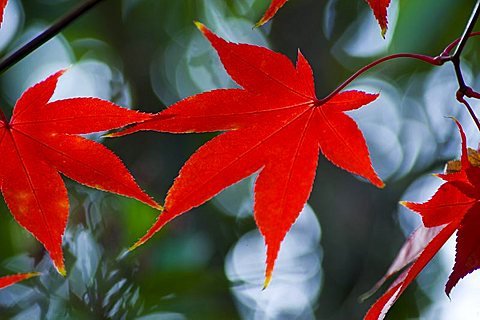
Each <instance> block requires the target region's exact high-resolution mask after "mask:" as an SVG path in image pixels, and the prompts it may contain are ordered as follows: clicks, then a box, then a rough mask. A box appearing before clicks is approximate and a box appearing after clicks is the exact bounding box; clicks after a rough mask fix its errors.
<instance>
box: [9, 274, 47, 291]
mask: <svg viewBox="0 0 480 320" xmlns="http://www.w3.org/2000/svg"><path fill="white" fill-rule="evenodd" d="M39 275H40V273H38V272H29V273H20V274H14V275H11V276H4V277H1V278H0V289H3V288H6V287H9V286H11V285H13V284H15V283H17V282H20V281H23V280H27V279H30V278H33V277H38V276H39Z"/></svg>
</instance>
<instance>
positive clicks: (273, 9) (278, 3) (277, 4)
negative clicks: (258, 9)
mask: <svg viewBox="0 0 480 320" xmlns="http://www.w3.org/2000/svg"><path fill="white" fill-rule="evenodd" d="M285 2H287V0H272V3H270V6H269V7H268V9H267V11H266V12H265V14H264V15H263V17H262V18H261V19H260V21H258V22H257V24H256V25H255V26H257V27H258V26H261V25H263V24H265V23H266V22H267V21H268V20H270V19H272V18H273V16H274V15H275V14H276V13H277V11H278V10H279V9H280V8H281V7H282V6H283V5H284V4H285Z"/></svg>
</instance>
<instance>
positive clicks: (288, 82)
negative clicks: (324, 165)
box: [116, 23, 383, 283]
mask: <svg viewBox="0 0 480 320" xmlns="http://www.w3.org/2000/svg"><path fill="white" fill-rule="evenodd" d="M197 26H198V28H199V29H200V30H201V31H202V32H203V34H204V35H205V36H206V38H207V39H208V40H209V41H210V43H211V44H212V46H213V47H214V48H215V49H216V50H217V52H218V54H219V56H220V59H221V61H222V63H223V65H224V67H225V69H226V70H227V72H228V73H229V75H230V76H231V77H232V79H233V80H235V81H236V82H237V83H238V84H239V85H240V86H241V87H243V89H219V90H214V91H210V92H205V93H202V94H199V95H196V96H192V97H189V98H186V99H184V100H182V101H180V102H178V103H176V104H174V105H172V106H171V107H169V108H168V109H166V110H165V111H163V112H160V113H159V114H158V115H156V116H154V117H153V118H152V119H151V120H148V121H146V122H145V123H143V124H138V125H136V126H134V127H132V128H131V129H130V130H129V129H127V130H126V131H123V132H121V133H118V134H116V135H117V136H118V135H123V134H127V133H132V132H135V131H139V130H156V131H162V132H173V133H182V132H209V131H226V132H224V133H222V134H220V135H219V136H217V137H216V138H214V139H213V140H211V141H210V142H208V143H206V144H205V145H204V146H202V147H201V148H200V149H199V150H197V152H196V153H195V154H194V155H193V156H192V157H191V158H190V159H189V160H188V161H187V162H186V163H185V165H184V166H183V168H182V169H181V171H180V174H179V176H178V177H177V178H176V180H175V182H174V184H173V186H172V187H171V189H170V190H169V192H168V195H167V198H166V200H165V210H164V212H163V213H162V214H160V216H159V218H158V220H157V221H156V223H155V224H154V226H153V227H152V228H151V229H150V230H149V231H148V233H147V234H146V235H145V236H144V237H143V238H141V239H140V240H139V241H138V242H137V243H136V244H135V246H134V247H137V246H139V245H141V244H142V243H144V242H145V241H147V240H148V239H149V238H150V237H151V236H152V235H153V234H154V233H155V232H157V231H158V230H159V229H160V228H161V227H162V226H163V225H165V223H167V222H168V221H170V220H171V219H173V218H175V217H176V216H178V215H180V214H182V213H184V212H186V211H188V210H190V209H191V208H193V207H196V206H199V205H201V204H202V203H204V202H205V201H207V200H209V199H210V198H212V197H213V196H215V195H216V194H217V193H219V192H220V191H221V190H223V189H224V188H226V187H228V186H229V185H231V184H233V183H235V182H237V181H239V180H241V179H243V178H245V177H247V176H250V175H252V174H253V173H255V172H259V175H258V178H257V179H256V183H255V205H254V211H255V220H256V223H257V225H258V227H259V229H260V232H261V233H262V235H263V236H264V237H265V242H266V245H267V269H266V283H268V281H269V279H270V277H271V274H272V270H273V266H274V262H275V259H276V257H277V253H278V250H279V248H280V243H281V242H282V240H283V238H284V237H285V235H286V233H287V231H288V230H289V229H290V227H291V225H292V224H293V223H294V222H295V219H296V218H297V216H298V215H299V213H300V211H301V210H302V208H303V206H304V205H305V202H306V201H307V199H308V197H309V195H310V191H311V189H312V185H313V180H314V176H315V171H316V166H317V160H318V152H319V149H320V150H321V151H322V153H323V154H324V155H325V157H326V158H328V159H329V160H330V161H331V162H333V163H334V164H336V165H337V166H339V167H341V168H343V169H345V170H347V171H350V172H352V173H354V174H357V175H360V176H362V177H364V178H366V179H368V180H370V181H371V182H372V183H373V184H375V185H376V186H378V187H382V186H383V182H382V181H381V180H380V179H379V178H378V176H377V175H376V173H375V172H374V170H373V168H372V165H371V162H370V158H369V153H368V149H367V145H366V143H365V140H364V138H363V135H362V133H361V132H360V130H359V129H358V127H357V125H356V123H355V122H354V121H353V120H352V119H351V118H350V117H349V116H347V115H346V114H345V113H344V112H345V111H349V110H355V109H358V108H360V107H362V106H363V105H366V104H368V103H370V102H372V101H373V100H375V99H376V98H377V96H378V95H376V94H367V93H364V92H361V91H346V92H342V93H340V94H338V95H335V96H334V97H333V98H332V99H331V100H329V101H324V102H323V101H320V100H318V99H317V98H316V96H315V90H314V82H313V75H312V70H311V68H310V65H309V64H308V62H307V60H306V59H305V58H304V57H303V55H302V54H301V53H299V55H298V62H297V65H296V67H295V66H294V65H293V64H292V63H291V61H290V60H289V59H288V58H287V57H285V56H284V55H282V54H279V53H275V52H273V51H270V50H268V49H266V48H262V47H257V46H253V45H248V44H236V43H231V42H227V41H225V40H223V39H222V38H219V37H218V36H216V35H215V34H213V33H212V32H211V31H210V30H208V29H207V28H206V27H205V26H204V25H202V24H200V23H198V24H197Z"/></svg>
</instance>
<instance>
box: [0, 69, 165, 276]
mask: <svg viewBox="0 0 480 320" xmlns="http://www.w3.org/2000/svg"><path fill="white" fill-rule="evenodd" d="M62 74H63V71H60V72H58V73H56V74H54V75H52V76H50V77H49V78H47V79H46V80H44V81H43V82H40V83H38V84H36V85H35V86H33V87H31V88H29V89H28V90H27V91H25V93H24V94H23V95H22V96H21V98H20V99H19V100H18V101H17V103H16V105H15V109H14V110H13V115H12V119H11V120H10V122H8V121H7V120H6V119H5V117H4V116H3V113H1V114H0V115H1V116H2V118H3V119H1V118H0V154H1V157H0V187H1V190H2V193H3V196H4V198H5V202H6V203H7V205H8V207H9V209H10V211H11V212H12V214H13V216H14V218H15V220H17V222H18V223H20V224H21V225H22V226H23V227H24V228H25V229H27V230H28V231H30V232H31V233H32V234H33V235H34V236H35V237H36V238H37V239H38V240H39V241H40V242H41V243H42V244H43V245H44V246H45V248H46V249H47V251H48V252H49V254H50V257H51V258H52V260H53V262H54V264H55V266H56V268H57V270H58V271H59V272H60V273H61V274H65V268H64V263H63V253H62V235H63V233H64V230H65V227H66V224H67V217H68V209H69V202H68V197H67V190H66V189H65V185H64V183H63V180H62V178H61V177H60V175H59V173H58V172H61V173H63V174H64V175H65V176H67V177H69V178H71V179H73V180H76V181H78V182H80V183H82V184H85V185H87V186H90V187H93V188H97V189H100V190H105V191H109V192H113V193H117V194H121V195H125V196H128V197H132V198H135V199H138V200H140V201H142V202H145V203H146V204H148V205H150V206H152V207H155V208H159V206H158V205H157V203H155V202H154V201H153V200H152V199H151V198H150V197H149V196H148V195H146V194H145V193H144V192H143V191H142V190H141V189H140V188H139V187H138V185H137V184H136V183H135V181H134V179H133V177H132V176H131V175H130V173H129V172H128V170H127V168H125V166H124V165H123V163H122V162H121V161H120V159H118V157H117V156H116V155H114V154H113V153H112V152H111V151H110V150H108V149H107V148H105V147H104V146H102V145H101V144H99V143H97V142H94V141H91V140H88V139H85V138H83V137H81V136H78V135H77V134H86V133H92V132H98V131H104V130H109V129H112V128H119V127H122V126H125V125H127V124H131V123H135V122H139V121H143V120H146V119H149V118H150V115H147V114H143V113H140V112H136V111H132V110H128V109H125V108H121V107H119V106H116V105H115V104H113V103H111V102H108V101H104V100H100V99H96V98H73V99H65V100H57V101H53V102H49V100H50V98H51V97H52V95H53V93H54V90H55V87H56V85H57V81H58V78H59V77H60V76H61V75H62Z"/></svg>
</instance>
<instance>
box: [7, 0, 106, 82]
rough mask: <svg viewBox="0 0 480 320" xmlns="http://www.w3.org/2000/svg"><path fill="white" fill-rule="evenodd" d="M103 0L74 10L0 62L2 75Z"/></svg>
mask: <svg viewBox="0 0 480 320" xmlns="http://www.w3.org/2000/svg"><path fill="white" fill-rule="evenodd" d="M102 1H103V0H88V1H85V2H84V3H83V4H81V5H80V6H79V7H78V8H76V9H74V10H72V11H71V12H70V13H68V14H67V15H65V16H64V17H62V18H60V19H59V20H58V21H57V22H55V23H54V24H53V25H52V26H51V27H50V28H48V29H47V30H45V31H44V32H42V33H41V34H39V35H38V36H37V37H36V38H34V39H33V40H31V41H29V42H28V43H27V44H26V45H24V46H23V47H21V48H20V49H18V50H17V51H15V52H13V53H12V54H11V55H9V56H8V57H6V58H5V59H3V60H2V61H1V62H0V74H2V73H3V72H5V71H6V70H8V69H9V68H10V67H11V66H13V65H14V64H16V63H17V62H18V61H20V60H22V59H23V58H24V57H26V56H27V55H29V54H30V53H32V52H33V51H35V50H36V49H37V48H38V47H40V46H41V45H43V44H44V43H45V42H47V41H48V40H50V39H51V38H53V37H54V36H56V35H57V34H58V33H60V31H62V30H63V28H65V27H66V26H68V25H69V24H70V23H72V22H73V21H75V20H76V19H77V18H79V17H80V16H82V15H83V14H85V13H86V12H87V11H88V10H90V9H91V8H93V7H94V6H95V5H97V4H98V3H100V2H102Z"/></svg>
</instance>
